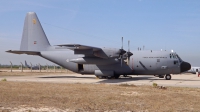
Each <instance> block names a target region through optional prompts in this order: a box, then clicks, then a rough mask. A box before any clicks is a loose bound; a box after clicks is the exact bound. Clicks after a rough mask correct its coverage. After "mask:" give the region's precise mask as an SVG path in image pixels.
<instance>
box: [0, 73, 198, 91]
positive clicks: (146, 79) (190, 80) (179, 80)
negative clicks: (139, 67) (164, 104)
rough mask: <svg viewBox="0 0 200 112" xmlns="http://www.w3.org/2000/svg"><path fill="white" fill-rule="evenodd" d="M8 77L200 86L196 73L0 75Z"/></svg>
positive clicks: (69, 81) (31, 80) (12, 79)
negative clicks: (105, 76)
mask: <svg viewBox="0 0 200 112" xmlns="http://www.w3.org/2000/svg"><path fill="white" fill-rule="evenodd" d="M4 78H6V80H7V81H19V82H49V83H92V84H99V83H107V84H122V83H127V84H134V85H152V84H153V83H157V84H158V85H159V86H177V87H195V88H200V77H198V76H197V75H195V74H179V75H172V79H171V80H165V79H164V78H158V77H155V76H152V75H138V76H137V75H132V76H131V78H130V77H122V76H121V77H120V78H119V79H97V78H96V77H95V76H94V75H81V74H66V75H65V74H64V75H63V74H56V75H55V74H50V75H33V76H30V75H29V76H0V80H2V79H4Z"/></svg>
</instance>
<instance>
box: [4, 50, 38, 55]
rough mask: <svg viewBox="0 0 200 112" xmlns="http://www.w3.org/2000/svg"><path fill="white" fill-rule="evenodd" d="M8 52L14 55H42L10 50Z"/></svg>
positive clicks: (34, 52) (33, 52)
mask: <svg viewBox="0 0 200 112" xmlns="http://www.w3.org/2000/svg"><path fill="white" fill-rule="evenodd" d="M6 52H9V53H14V54H27V55H40V52H36V51H17V50H8V51H6Z"/></svg>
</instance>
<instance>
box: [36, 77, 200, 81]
mask: <svg viewBox="0 0 200 112" xmlns="http://www.w3.org/2000/svg"><path fill="white" fill-rule="evenodd" d="M37 78H46V79H48V78H74V79H76V78H77V79H96V78H95V77H93V76H92V77H83V76H81V77H79V76H78V77H77V76H44V77H37ZM142 80H149V82H153V81H159V80H163V81H166V80H165V78H157V77H152V76H144V77H120V78H119V79H99V81H98V82H97V83H120V82H129V81H142ZM172 81H200V80H194V79H193V78H192V79H172Z"/></svg>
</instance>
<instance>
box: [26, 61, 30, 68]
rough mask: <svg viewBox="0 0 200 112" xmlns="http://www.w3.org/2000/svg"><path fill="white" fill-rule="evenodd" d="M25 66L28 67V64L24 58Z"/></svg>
mask: <svg viewBox="0 0 200 112" xmlns="http://www.w3.org/2000/svg"><path fill="white" fill-rule="evenodd" d="M25 66H26V67H28V68H29V67H30V66H29V65H28V64H27V63H26V60H25Z"/></svg>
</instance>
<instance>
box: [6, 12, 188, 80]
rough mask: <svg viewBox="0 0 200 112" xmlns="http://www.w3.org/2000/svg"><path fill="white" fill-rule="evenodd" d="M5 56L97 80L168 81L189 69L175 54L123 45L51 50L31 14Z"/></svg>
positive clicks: (55, 48) (65, 47) (30, 13)
mask: <svg viewBox="0 0 200 112" xmlns="http://www.w3.org/2000/svg"><path fill="white" fill-rule="evenodd" d="M122 43H123V38H122ZM128 46H129V43H128ZM6 52H9V53H15V54H27V55H38V56H40V57H43V58H45V59H47V60H49V61H52V62H54V63H56V64H58V65H60V66H62V67H64V68H66V69H69V70H71V71H73V72H77V73H80V74H94V75H95V76H96V77H98V78H119V76H120V75H124V76H127V75H155V76H158V77H160V78H164V77H165V79H166V80H170V79H171V75H170V74H179V73H181V72H185V71H187V70H189V69H190V67H191V65H190V64H189V63H187V62H184V61H183V60H182V59H181V58H180V57H179V56H178V54H176V53H173V52H169V51H152V50H149V51H134V52H130V49H128V51H125V50H124V49H123V44H122V47H121V49H119V48H106V47H103V48H99V47H92V46H86V45H81V44H62V45H56V46H51V45H50V43H49V41H48V39H47V37H46V35H45V33H44V31H43V28H42V26H41V24H40V21H39V20H38V17H37V15H36V13H35V12H28V13H27V15H26V18H25V22H24V29H23V34H22V40H21V46H20V50H9V51H6ZM126 60H127V61H126Z"/></svg>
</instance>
